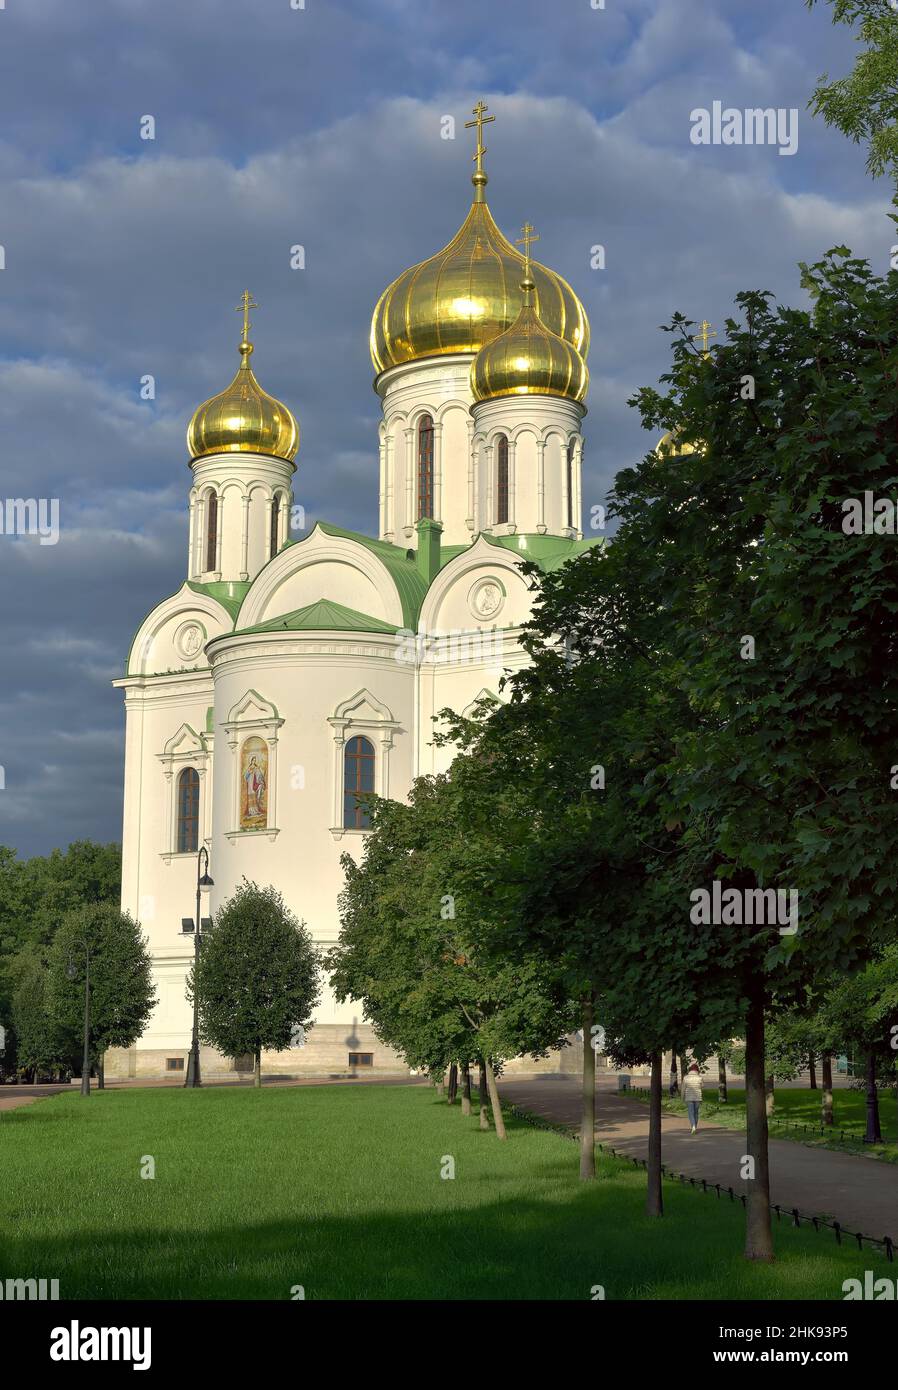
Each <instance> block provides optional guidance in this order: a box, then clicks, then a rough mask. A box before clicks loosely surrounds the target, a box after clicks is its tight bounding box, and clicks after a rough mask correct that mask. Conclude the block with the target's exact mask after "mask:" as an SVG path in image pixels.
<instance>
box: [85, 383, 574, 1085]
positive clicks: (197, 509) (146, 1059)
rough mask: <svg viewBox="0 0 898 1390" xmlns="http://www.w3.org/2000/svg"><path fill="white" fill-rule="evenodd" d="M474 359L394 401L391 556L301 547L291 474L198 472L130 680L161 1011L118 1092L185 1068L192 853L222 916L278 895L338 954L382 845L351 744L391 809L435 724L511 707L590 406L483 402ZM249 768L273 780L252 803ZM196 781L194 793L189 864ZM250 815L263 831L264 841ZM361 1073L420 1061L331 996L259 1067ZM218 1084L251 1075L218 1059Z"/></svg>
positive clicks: (127, 866)
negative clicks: (242, 886)
mask: <svg viewBox="0 0 898 1390" xmlns="http://www.w3.org/2000/svg"><path fill="white" fill-rule="evenodd" d="M471 361H472V357H471V355H458V356H453V357H449V358H441V359H430V360H425V361H418V362H414V363H410V364H408V365H405V366H400V367H395V368H392V369H391V370H390V371H388V372H385V373H384V374H383V376H382V377H381V378H380V380H379V381H378V382H377V389H378V391H379V393H380V395H381V398H382V403H383V422H382V424H381V426H380V527H379V537H380V538H379V540H375V539H374V538H373V537H366V536H361V535H355V534H353V533H349V532H345V531H341V530H340V529H339V528H338V527H336V526H329V525H327V524H325V523H319V524H318V525H316V526H314V528H313V529H312V530H311V531H310V533H309V534H307V535H305V536H304V538H302V539H300V540H297V541H295V542H291V543H285V542H287V541H288V518H289V509H290V502H291V478H292V473H293V465H292V464H291V463H288V462H286V461H284V460H280V459H276V458H270V457H264V456H262V455H255V454H247V453H231V454H217V455H212V456H210V457H205V458H202V459H199V460H196V461H195V462H194V465H193V469H194V484H193V488H192V489H191V492H190V495H189V506H190V544H189V555H188V565H187V574H188V580H187V581H186V582H185V584H184V585H183V586H182V588H181V589H180V590H179V591H178V592H177V593H176V594H174V595H172V596H171V597H170V598H167V599H165V600H164V601H163V602H162V603H161V604H160V605H159V606H158V607H157V608H155V609H154V610H153V611H152V612H151V613H150V615H149V616H148V618H147V619H146V620H145V622H144V623H143V624H142V626H141V628H140V630H139V631H138V633H137V635H136V637H135V639H134V643H133V645H132V649H131V652H130V654H129V657H128V662H127V668H126V675H125V678H124V679H122V680H120V681H118V682H117V685H119V686H120V687H121V688H122V689H123V690H124V692H125V706H126V716H127V733H126V754H125V807H124V839H123V855H124V867H123V883H122V905H123V907H124V908H125V909H126V910H128V911H129V912H131V913H132V914H133V915H134V916H135V917H137V918H138V919H139V921H140V922H141V924H142V927H143V929H144V931H145V933H146V934H147V935H148V937H149V941H150V946H151V950H152V954H153V958H154V962H155V973H156V983H157V988H158V991H159V1001H158V1004H157V1007H156V1010H155V1012H154V1014H153V1017H152V1020H151V1022H150V1024H149V1026H148V1028H147V1031H146V1033H145V1034H144V1036H143V1037H142V1038H141V1039H140V1041H139V1043H138V1044H137V1047H136V1048H133V1049H131V1051H130V1053H127V1054H126V1053H117V1054H111V1055H110V1058H109V1061H108V1063H107V1066H108V1069H109V1071H110V1073H111V1074H115V1073H118V1074H130V1075H153V1074H158V1073H160V1072H164V1071H165V1070H166V1068H167V1067H168V1068H170V1067H171V1062H170V1060H169V1059H175V1060H177V1059H184V1058H186V1055H187V1052H188V1049H189V1045H190V1035H191V1023H192V1015H191V1010H190V1007H189V1005H188V1003H187V1001H186V998H185V992H184V979H185V974H186V971H187V969H188V967H189V964H190V960H191V959H192V949H193V947H192V941H191V939H190V937H187V936H184V935H183V934H182V931H181V922H182V918H184V917H191V916H192V915H193V913H194V902H195V892H196V872H197V854H196V848H195V847H194V845H205V846H206V847H207V848H208V850H209V854H210V872H211V874H212V877H213V878H214V882H215V887H214V889H213V890H212V891H211V893H210V895H209V900H208V901H207V902H204V905H203V913H204V915H210V914H214V912H215V911H216V909H217V908H218V907H219V906H220V905H221V903H222V902H224V900H225V899H226V898H228V897H229V896H230V895H231V894H232V893H233V892H234V890H235V888H236V887H237V885H238V884H239V883H240V881H241V879H242V878H243V877H244V876H245V877H246V878H248V879H251V880H255V881H257V882H258V883H260V884H269V883H271V884H274V885H275V886H276V887H277V888H278V889H279V890H280V891H281V892H282V893H283V894H284V897H285V899H286V900H287V902H288V903H289V904H290V906H291V907H292V909H293V910H294V912H295V913H296V914H297V916H298V917H300V918H301V919H303V920H304V921H305V922H306V923H307V925H308V926H309V928H310V930H311V931H312V933H313V935H314V937H315V938H316V940H317V941H318V942H319V943H321V944H322V945H323V946H328V945H332V944H334V943H335V942H336V940H337V935H338V931H339V920H338V913H337V896H338V893H339V891H340V888H341V886H342V871H341V868H340V856H341V854H343V853H344V852H345V851H346V850H349V852H350V853H352V854H353V855H355V856H358V855H359V854H360V853H361V850H362V845H363V841H364V837H365V834H366V833H367V832H366V830H365V829H364V828H357V827H356V826H355V825H353V824H347V822H346V817H345V815H344V778H345V775H346V768H347V764H346V757H347V750H348V749H349V747H350V744H352V743H353V740H354V739H356V738H358V737H361V738H363V739H364V740H366V741H367V742H366V744H365V745H364V746H365V747H366V748H370V749H371V750H373V784H374V789H375V790H376V791H377V792H379V793H380V794H381V795H384V796H391V797H397V798H400V797H404V796H405V795H406V794H407V793H408V791H409V789H410V786H411V783H412V780H413V779H414V778H415V777H416V776H418V775H420V774H424V773H430V772H434V771H440V770H443V769H444V768H445V767H446V766H447V765H448V762H449V754H448V752H447V751H446V750H439V749H436V748H434V745H433V742H432V732H433V719H434V716H435V714H436V712H437V711H438V710H439V709H441V708H444V707H447V706H448V707H451V708H453V709H455V710H457V711H462V710H464V709H466V708H468V707H469V706H470V705H471V704H472V703H473V701H474V700H476V698H477V697H478V696H479V695H481V694H482V693H483V692H484V691H487V692H490V693H492V694H496V693H497V692H498V688H499V681H500V678H501V674H502V672H503V670H512V669H515V668H516V667H518V666H520V665H521V664H522V662H523V661H524V659H525V658H524V654H523V652H522V650H521V648H520V646H519V644H518V634H519V629H520V625H521V624H522V622H524V621H525V619H526V617H527V615H528V613H529V610H530V601H531V596H530V593H529V590H528V587H527V584H526V583H525V580H524V578H523V576H522V575H521V573H520V569H519V566H518V559H519V558H521V557H523V558H535V559H537V561H538V562H540V563H544V564H546V565H555V564H557V563H560V562H562V561H563V560H564V559H566V558H568V557H569V556H570V555H572V554H574V553H576V551H577V550H578V549H581V548H582V547H583V545H585V544H588V543H589V542H583V540H582V535H581V531H580V510H581V504H580V462H581V453H582V437H581V434H580V424H581V419H582V416H583V408H582V407H581V406H579V405H577V404H575V403H573V402H570V401H566V400H561V399H555V398H548V397H537V396H517V397H509V398H505V399H499V400H494V401H485V402H481V403H480V404H478V405H476V406H473V397H472V394H471V389H470V382H469V370H470V365H471ZM422 416H429V417H430V419H431V420H432V422H433V455H432V459H433V472H432V479H431V482H430V486H432V490H433V491H432V507H431V514H432V516H433V518H434V520H435V522H437V523H440V524H441V525H442V528H443V529H442V535H440V532H439V529H438V527H432V526H431V527H429V528H428V526H427V523H424V524H423V526H422V527H421V528H419V527H418V524H417V515H418V498H417V489H418V486H419V478H418V462H419V460H418V429H419V426H420V421H421V417H422ZM500 434H505V435H506V436H507V439H508V452H507V479H506V490H507V501H505V502H504V503H502V504H500V499H499V496H498V489H499V486H500V484H499V480H498V478H497V473H496V450H497V440H498V437H499V435H500ZM213 491H214V492H215V493H216V494H217V499H218V501H217V518H216V521H215V523H214V529H215V534H214V536H213V541H214V544H211V545H210V535H209V527H210V524H211V523H210V521H209V495H210V493H211V492H213ZM275 505H276V506H277V513H276V524H275V528H274V531H273V529H272V507H273V506H275ZM503 506H504V509H505V512H506V519H505V520H500V519H499V516H500V513H501V512H502V510H503ZM419 541H420V546H419ZM272 546H273V547H274V554H273V558H270V552H271V550H272ZM248 740H250V741H251V742H248ZM354 746H355V745H354ZM251 750H256V751H255V752H254V753H253V754H252V756H253V757H256V758H257V764H256V766H257V767H261V768H262V769H263V771H264V791H263V792H262V793H259V794H258V795H257V800H256V801H255V802H253V803H252V806H250V802H249V800H247V798H249V797H250V796H251V794H253V793H251V790H250V788H251V785H253V779H252V775H251V772H250V771H249V770H251V768H252V757H251V756H250V753H251ZM353 766H354V765H353ZM191 770H192V771H191ZM194 772H195V774H196V779H195V782H194V779H193V773H194ZM182 774H186V778H187V779H188V780H189V781H190V782H191V783H192V784H193V785H195V786H196V788H197V795H196V797H195V799H194V801H193V802H192V803H191V805H192V807H193V809H194V810H195V813H196V815H195V819H196V822H197V828H196V832H195V840H190V837H189V836H188V837H187V838H188V843H189V845H190V847H189V848H186V849H185V848H184V844H183V843H182V842H181V840H179V836H180V835H181V833H182V831H184V830H185V829H186V830H189V828H190V827H189V826H186V825H185V823H184V816H183V806H182V797H181V790H180V789H181V788H182V786H183V785H186V783H182V780H181V779H182ZM248 779H249V780H248ZM262 801H264V807H261V803H262ZM260 807H261V810H260ZM247 808H249V809H250V810H252V811H254V812H256V813H257V814H256V815H255V820H256V822H257V823H256V824H254V825H253V827H252V828H247V827H246V825H245V821H246V819H247V817H248V816H249V811H248V809H247ZM250 818H251V817H250ZM259 822H260V823H259ZM350 1053H363V1054H369V1055H370V1056H371V1063H370V1065H372V1066H373V1067H374V1068H375V1069H385V1068H396V1067H399V1066H400V1065H401V1064H400V1063H399V1062H398V1059H396V1058H395V1056H394V1055H393V1054H392V1053H391V1052H390V1050H389V1049H387V1048H384V1047H383V1046H382V1045H381V1044H380V1043H379V1042H377V1040H376V1039H375V1038H374V1036H373V1034H372V1032H371V1030H370V1029H369V1028H368V1027H367V1026H364V1025H363V1024H362V1021H361V1008H360V1007H358V1006H353V1005H346V1006H338V1005H337V1004H336V1003H335V1001H334V1000H333V998H332V996H330V995H329V994H328V993H327V992H325V995H324V998H323V1002H322V1005H321V1007H320V1009H319V1012H318V1015H317V1018H316V1022H315V1025H314V1027H313V1028H312V1029H311V1031H310V1033H309V1035H308V1038H307V1040H306V1042H305V1044H304V1045H303V1046H302V1047H301V1048H298V1049H295V1050H292V1051H290V1052H289V1053H284V1054H279V1055H278V1056H276V1057H266V1058H265V1059H264V1060H263V1067H264V1068H266V1069H268V1070H271V1069H272V1068H276V1069H278V1070H280V1071H283V1072H297V1073H299V1072H309V1073H317V1074H325V1075H326V1074H334V1073H341V1072H342V1073H345V1072H346V1071H347V1070H349V1069H350V1064H349V1054H350ZM203 1065H204V1068H205V1069H206V1070H207V1071H209V1070H212V1071H215V1070H216V1069H217V1070H227V1069H229V1068H230V1067H232V1066H233V1063H231V1062H229V1061H227V1060H226V1059H221V1058H217V1057H216V1055H215V1054H214V1053H209V1054H208V1055H207V1052H206V1050H205V1049H204V1054H203Z"/></svg>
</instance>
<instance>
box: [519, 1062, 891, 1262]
mask: <svg viewBox="0 0 898 1390" xmlns="http://www.w3.org/2000/svg"><path fill="white" fill-rule="evenodd" d="M499 1090H500V1092H501V1095H502V1097H503V1099H505V1100H508V1101H511V1102H512V1104H514V1105H520V1106H521V1107H522V1108H523V1109H525V1110H532V1111H533V1112H534V1113H535V1114H538V1115H542V1116H544V1117H545V1118H546V1119H548V1120H553V1121H555V1122H556V1123H558V1124H564V1125H570V1126H571V1128H579V1124H580V1083H579V1081H578V1080H577V1079H575V1078H572V1077H556V1076H547V1077H536V1078H533V1079H529V1080H526V1081H516V1080H512V1079H509V1080H500V1082H499ZM648 1129H649V1110H648V1105H647V1104H644V1103H642V1102H640V1101H637V1100H633V1099H624V1098H623V1097H621V1096H618V1095H616V1094H615V1093H614V1091H613V1090H611V1089H610V1088H609V1087H608V1086H607V1085H602V1084H601V1082H600V1084H599V1085H598V1086H597V1088H596V1139H597V1140H598V1142H599V1143H601V1144H606V1145H608V1146H610V1147H611V1148H613V1149H615V1150H616V1151H617V1152H618V1153H621V1154H626V1155H627V1156H628V1157H633V1158H646V1157H647V1156H648ZM744 1153H745V1135H744V1133H742V1132H740V1131H739V1130H730V1129H724V1128H723V1127H722V1126H721V1125H715V1124H711V1123H710V1122H707V1123H704V1122H700V1123H699V1130H698V1133H697V1134H690V1132H689V1124H688V1122H687V1120H686V1118H685V1116H680V1115H669V1114H667V1113H666V1112H665V1113H664V1114H663V1116H662V1120H661V1161H662V1162H663V1163H664V1164H665V1166H666V1167H667V1168H668V1169H671V1170H673V1172H675V1173H685V1174H687V1176H689V1177H695V1178H705V1179H707V1181H708V1182H711V1183H718V1182H719V1183H720V1184H721V1186H722V1187H732V1189H733V1191H734V1192H735V1193H737V1194H739V1193H741V1192H744V1191H747V1190H748V1184H747V1183H745V1182H743V1181H742V1179H741V1178H740V1176H739V1168H740V1164H741V1161H742V1155H743V1154H744ZM770 1200H771V1202H778V1203H779V1204H780V1206H783V1207H786V1208H787V1209H790V1210H791V1208H792V1207H798V1209H799V1211H801V1212H803V1213H805V1214H806V1215H808V1216H823V1217H826V1219H827V1220H829V1221H832V1220H833V1219H834V1218H835V1219H836V1220H838V1221H839V1222H841V1224H842V1225H843V1226H844V1227H846V1228H847V1229H848V1230H849V1231H851V1232H856V1231H860V1232H862V1233H863V1234H864V1235H866V1236H874V1237H876V1238H877V1239H879V1240H881V1239H882V1237H883V1236H885V1235H888V1236H891V1237H892V1238H893V1239H898V1168H896V1166H895V1165H894V1164H892V1163H884V1162H878V1161H877V1160H875V1159H872V1158H865V1157H863V1156H862V1155H854V1154H840V1153H833V1152H832V1150H829V1149H811V1148H809V1147H807V1146H805V1145H804V1144H799V1143H794V1142H793V1141H792V1140H789V1139H771V1140H770Z"/></svg>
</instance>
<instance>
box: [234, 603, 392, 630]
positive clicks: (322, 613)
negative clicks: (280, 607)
mask: <svg viewBox="0 0 898 1390" xmlns="http://www.w3.org/2000/svg"><path fill="white" fill-rule="evenodd" d="M322 630H324V631H327V632H390V633H395V632H398V631H399V629H398V628H397V627H394V626H393V624H392V623H385V622H384V621H383V619H381V618H372V617H371V615H370V613H359V612H357V611H356V609H355V608H347V607H346V606H345V604H342V603H334V601H333V600H332V599H329V598H320V599H318V601H317V602H316V603H309V604H307V605H306V607H305V608H297V609H296V611H295V612H294V613H287V614H286V615H280V616H278V617H277V618H269V619H268V621H267V622H266V623H259V624H257V626H256V627H243V628H238V629H237V634H238V635H240V636H242V635H243V634H244V633H249V632H320V631H322Z"/></svg>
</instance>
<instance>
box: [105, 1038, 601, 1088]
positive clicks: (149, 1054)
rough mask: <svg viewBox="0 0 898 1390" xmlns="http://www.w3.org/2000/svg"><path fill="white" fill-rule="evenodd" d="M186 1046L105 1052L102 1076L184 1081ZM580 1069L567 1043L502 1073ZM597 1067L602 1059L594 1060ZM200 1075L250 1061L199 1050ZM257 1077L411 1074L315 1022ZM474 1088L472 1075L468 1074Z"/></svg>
mask: <svg viewBox="0 0 898 1390" xmlns="http://www.w3.org/2000/svg"><path fill="white" fill-rule="evenodd" d="M188 1052H189V1049H188V1048H187V1047H180V1048H178V1047H174V1048H152V1047H141V1046H140V1045H138V1046H136V1047H130V1048H121V1047H113V1048H110V1050H109V1051H108V1052H107V1053H106V1077H107V1078H108V1080H110V1081H126V1080H134V1081H141V1080H158V1079H160V1078H167V1079H168V1080H170V1081H183V1080H184V1078H185V1076H186V1074H187V1056H188ZM350 1052H352V1053H363V1054H369V1053H370V1055H371V1064H370V1065H356V1066H350V1063H349V1055H350ZM170 1059H179V1060H182V1061H183V1064H184V1065H183V1068H179V1069H169V1067H168V1065H167V1064H168V1062H169V1060H170ZM581 1065H582V1045H581V1044H580V1043H579V1042H577V1041H576V1040H572V1042H571V1045H570V1046H569V1047H565V1048H562V1049H561V1050H560V1051H558V1052H552V1053H550V1054H549V1056H548V1057H542V1058H539V1059H537V1060H534V1059H533V1058H532V1057H516V1058H514V1059H513V1060H512V1061H510V1062H507V1063H506V1064H505V1066H504V1067H503V1069H502V1074H503V1076H540V1075H559V1074H561V1075H565V1076H568V1075H578V1074H579V1072H580V1068H581ZM597 1066H598V1069H599V1070H601V1069H602V1067H603V1066H604V1058H602V1057H599V1058H597ZM200 1071H201V1074H202V1075H203V1076H204V1077H208V1078H209V1079H210V1080H212V1079H213V1078H214V1079H217V1080H221V1079H222V1078H224V1077H234V1078H237V1077H241V1076H247V1077H248V1076H251V1075H252V1071H253V1064H252V1058H250V1057H243V1058H238V1059H236V1060H235V1059H234V1058H231V1057H223V1056H222V1055H221V1053H220V1052H217V1051H216V1050H215V1048H213V1047H201V1048H200ZM262 1075H263V1076H283V1077H304V1076H307V1077H316V1078H323V1077H329V1076H332V1077H345V1076H359V1077H362V1076H384V1077H386V1076H393V1077H400V1076H410V1075H411V1072H410V1070H409V1068H408V1066H407V1065H406V1063H405V1062H404V1061H403V1060H402V1058H401V1057H400V1056H399V1054H398V1053H396V1052H394V1051H393V1049H392V1048H391V1047H386V1046H385V1045H384V1044H383V1043H382V1042H379V1041H378V1040H377V1038H376V1037H375V1036H374V1033H373V1031H372V1029H371V1028H369V1027H367V1026H365V1025H364V1024H356V1025H355V1027H354V1028H352V1029H351V1030H347V1028H346V1026H345V1025H344V1024H324V1023H322V1024H316V1025H315V1027H314V1028H311V1029H310V1030H309V1033H308V1036H307V1038H306V1041H305V1044H304V1045H303V1046H302V1047H294V1048H288V1049H287V1050H286V1051H285V1052H263V1054H262ZM473 1077H474V1081H475V1084H476V1078H477V1073H476V1070H475V1072H474V1073H473Z"/></svg>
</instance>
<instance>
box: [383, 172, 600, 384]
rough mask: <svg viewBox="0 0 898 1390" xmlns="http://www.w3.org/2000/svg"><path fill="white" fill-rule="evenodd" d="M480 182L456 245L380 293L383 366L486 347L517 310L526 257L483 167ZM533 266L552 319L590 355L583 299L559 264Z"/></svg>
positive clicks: (550, 323) (554, 327) (551, 325)
mask: <svg viewBox="0 0 898 1390" xmlns="http://www.w3.org/2000/svg"><path fill="white" fill-rule="evenodd" d="M472 182H473V183H474V202H473V204H472V206H471V211H470V212H469V213H468V216H467V217H466V218H465V221H464V223H463V224H462V226H461V227H460V228H459V230H458V232H456V234H455V236H454V237H453V238H452V240H451V241H450V242H449V244H448V246H444V247H443V250H442V251H438V252H437V254H436V255H435V256H431V257H430V259H429V260H426V261H421V262H420V263H419V264H418V265H413V266H412V267H411V268H410V269H409V270H406V271H403V273H402V274H401V275H400V276H399V278H398V279H396V280H394V281H393V283H392V285H389V286H388V287H387V289H385V290H384V292H383V294H382V295H381V297H380V299H379V300H378V302H377V307H376V308H375V310H374V314H373V316H372V319H371V340H370V346H371V360H372V362H373V363H374V367H375V370H376V371H377V372H385V371H387V369H388V368H390V367H396V366H398V365H399V364H400V363H401V362H414V361H417V359H418V358H421V357H440V356H444V355H445V354H446V353H452V352H479V351H480V349H481V348H482V347H483V346H484V344H485V343H489V342H492V340H493V338H497V337H498V336H499V334H500V333H504V332H505V330H506V329H507V328H510V327H511V324H512V323H513V322H514V320H515V318H516V317H517V313H518V309H519V308H520V302H521V301H520V298H519V296H518V285H519V283H520V279H521V271H522V269H523V265H524V258H523V256H522V255H521V254H520V252H519V251H518V250H517V249H516V248H515V247H514V246H512V244H511V242H510V241H508V240H507V238H506V237H504V236H503V235H502V233H501V232H500V231H499V228H498V227H497V226H496V223H495V222H494V221H493V217H492V214H491V212H490V210H489V208H488V206H487V204H486V202H485V200H484V196H483V189H484V185H485V184H486V174H485V173H484V172H483V170H482V169H478V170H477V172H475V173H474V175H473V176H472ZM532 270H533V279H534V281H535V283H536V289H537V292H538V295H539V307H540V314H541V316H542V319H543V322H544V323H545V325H546V327H547V328H548V329H549V330H550V331H551V332H553V333H557V334H558V336H559V337H560V338H563V339H564V340H565V342H568V343H570V344H571V346H572V347H574V348H576V349H577V352H578V353H579V354H580V356H581V357H584V358H585V357H586V354H587V353H588V351H589V320H588V318H587V317H586V310H585V309H584V308H583V305H582V304H581V303H580V300H579V299H578V298H577V296H576V295H575V293H574V291H573V290H572V289H571V287H570V285H569V284H568V282H567V281H566V280H565V279H563V278H562V276H560V275H558V274H557V273H556V272H555V271H554V270H549V269H548V267H546V266H544V265H539V264H538V263H537V262H533V266H532Z"/></svg>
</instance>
